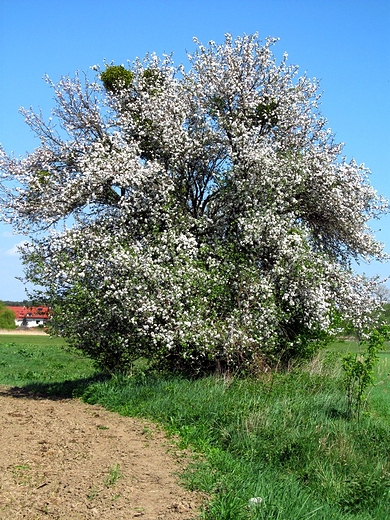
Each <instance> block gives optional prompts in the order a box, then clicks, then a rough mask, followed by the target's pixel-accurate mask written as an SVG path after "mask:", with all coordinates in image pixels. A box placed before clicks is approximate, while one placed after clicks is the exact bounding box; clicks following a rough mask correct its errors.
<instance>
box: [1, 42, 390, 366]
mask: <svg viewBox="0 0 390 520" xmlns="http://www.w3.org/2000/svg"><path fill="white" fill-rule="evenodd" d="M274 43H275V40H272V39H268V40H266V41H265V43H261V42H260V41H259V40H258V37H257V35H251V36H244V37H240V38H237V39H235V40H233V39H232V37H231V36H230V35H226V37H225V41H224V43H223V44H222V45H217V44H215V43H214V42H210V43H209V44H208V46H203V45H202V44H200V43H199V42H197V50H196V52H195V53H194V54H193V55H189V56H188V57H189V63H190V65H189V67H188V70H186V69H185V68H184V67H182V66H179V67H175V66H174V64H173V61H172V59H171V58H170V57H165V58H164V59H162V60H160V59H158V58H157V57H156V56H155V55H149V56H147V57H146V58H145V59H144V60H137V61H136V62H135V63H134V64H133V65H132V66H131V67H129V68H125V67H123V66H116V65H110V66H106V68H105V70H103V71H100V69H97V79H96V81H95V82H90V81H89V80H88V77H87V76H86V77H84V78H81V77H80V76H79V75H76V77H75V78H74V79H70V78H69V77H64V78H62V79H61V81H60V82H59V83H58V84H54V83H52V82H51V80H50V79H49V78H47V81H48V82H49V84H50V85H51V86H52V88H53V89H54V93H55V100H56V106H55V108H54V110H53V119H51V120H50V121H49V122H45V121H44V119H43V118H42V116H41V115H40V114H35V113H33V112H32V111H29V110H25V111H24V114H25V117H26V121H27V123H28V124H29V125H30V127H31V128H32V130H33V131H34V132H35V133H36V135H37V136H38V137H39V138H40V142H41V144H40V146H39V148H37V149H36V150H35V151H34V152H33V153H31V154H30V155H27V156H26V157H24V158H21V159H15V158H13V157H8V156H7V155H6V154H5V152H2V156H1V172H2V177H3V187H4V190H3V191H4V196H3V207H4V215H5V217H6V218H7V219H8V220H9V221H10V222H12V223H13V225H14V227H15V229H17V230H18V231H21V232H25V231H26V229H27V230H28V233H29V235H30V236H31V237H32V239H31V241H30V242H29V244H28V245H26V246H24V247H23V248H22V257H23V261H24V264H25V273H26V280H27V281H29V282H33V283H34V284H37V285H38V286H39V290H37V294H38V296H39V298H40V300H42V298H45V300H46V301H48V302H50V304H51V305H52V307H53V309H54V319H53V323H52V327H53V330H54V332H56V333H59V334H62V335H64V336H65V337H66V338H67V339H68V340H69V341H70V343H71V344H73V345H75V346H77V347H78V348H80V349H81V350H83V351H84V352H85V353H87V354H88V355H90V356H92V357H93V358H94V359H96V360H97V361H98V363H100V365H102V366H104V367H106V368H109V369H116V368H124V367H126V366H127V365H128V364H129V363H131V362H132V361H133V360H134V359H135V358H138V357H140V356H145V357H147V358H149V359H151V360H155V361H158V362H160V363H162V364H165V365H166V366H167V367H169V368H171V369H172V368H174V369H178V370H188V369H189V370H191V371H197V370H198V371H204V370H209V369H215V368H217V367H220V369H227V368H229V367H230V368H232V369H240V368H246V367H251V366H253V365H254V364H256V365H259V364H260V365H262V364H264V363H267V364H272V363H277V362H288V361H289V360H290V359H291V358H293V357H296V356H303V355H307V354H309V353H310V352H312V351H313V350H314V349H316V348H318V346H319V345H321V344H322V342H323V341H324V340H325V339H326V338H327V337H328V335H329V334H330V333H331V332H332V330H334V329H335V327H337V324H338V323H339V320H340V319H342V320H345V321H346V322H349V323H351V324H353V326H355V327H357V328H358V329H359V330H362V331H364V330H365V329H366V328H367V327H369V326H370V323H371V320H372V316H373V311H374V310H375V309H376V308H377V307H378V304H379V302H378V298H377V297H376V296H375V287H376V284H377V281H376V280H368V279H365V278H363V277H360V276H358V275H356V274H355V273H354V272H353V270H352V267H351V265H352V262H353V261H359V260H360V259H363V258H364V259H370V258H375V259H384V258H385V254H384V253H383V249H382V245H381V244H380V243H378V242H377V241H376V240H375V238H374V236H373V234H372V232H371V230H370V228H369V227H368V222H369V220H370V219H372V218H377V217H379V216H380V215H381V214H382V213H383V212H385V211H387V209H388V204H387V201H386V200H385V199H383V198H382V197H380V196H378V195H377V193H376V191H375V190H374V189H373V187H372V186H371V185H370V183H369V180H368V176H369V171H368V170H366V169H365V168H364V167H362V166H359V165H357V164H356V163H355V162H353V161H352V162H346V160H345V158H343V157H342V156H341V153H342V146H341V145H340V144H337V143H335V142H334V140H333V135H332V133H331V131H330V130H329V129H328V128H327V124H326V120H325V119H324V118H323V117H322V116H321V114H320V112H319V108H318V104H319V100H320V95H319V85H318V83H317V82H316V81H311V80H310V79H309V78H307V77H306V76H303V77H298V69H297V67H294V66H290V65H288V64H287V57H286V56H284V58H283V59H282V61H281V62H280V63H277V61H276V60H275V58H274V57H273V54H272V46H273V45H274ZM56 123H57V124H58V125H59V126H58V127H57V126H56ZM9 181H11V182H9Z"/></svg>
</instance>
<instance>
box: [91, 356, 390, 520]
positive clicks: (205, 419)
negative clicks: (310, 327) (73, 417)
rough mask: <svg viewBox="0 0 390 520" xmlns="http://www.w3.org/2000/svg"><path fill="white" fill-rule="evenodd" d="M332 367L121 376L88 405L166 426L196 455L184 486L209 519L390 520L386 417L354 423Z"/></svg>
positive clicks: (99, 386)
mask: <svg viewBox="0 0 390 520" xmlns="http://www.w3.org/2000/svg"><path fill="white" fill-rule="evenodd" d="M334 366H337V363H334V361H332V362H328V363H327V362H326V360H321V361H318V360H317V362H316V364H311V365H310V366H309V367H305V368H300V369H296V370H295V371H293V372H291V373H287V374H274V375H271V376H268V377H264V378H263V379H262V380H256V381H254V380H248V379H246V380H240V379H234V378H233V379H223V378H215V377H210V378H204V379H199V380H194V381H190V380H186V379H181V378H169V377H162V376H156V375H154V376H148V377H144V376H141V377H138V378H137V377H132V378H126V377H120V376H118V377H116V378H114V379H112V380H110V381H105V382H100V383H96V384H93V385H91V386H89V387H88V388H87V389H86V391H85V392H84V396H83V397H84V399H85V400H86V401H88V402H90V403H100V404H103V405H104V406H106V407H107V408H109V409H111V410H115V411H117V412H119V413H121V414H123V415H133V416H134V415H138V416H143V417H149V418H151V419H153V420H156V421H159V422H161V423H162V424H164V425H165V427H166V428H167V429H168V431H169V432H171V433H175V434H179V435H180V438H181V439H182V441H181V442H182V445H183V446H191V447H192V448H193V449H194V450H195V452H196V453H199V454H200V455H201V456H200V457H199V459H198V460H195V461H194V462H193V464H192V465H191V467H190V468H189V470H188V471H187V472H186V475H185V478H186V482H187V485H189V486H190V487H192V488H197V489H202V490H203V491H205V492H206V493H208V494H210V496H211V503H210V504H209V506H208V508H207V510H206V511H205V512H204V513H203V517H204V518H207V519H210V520H211V519H213V520H219V519H220V520H222V519H224V520H226V519H232V520H233V519H234V520H240V519H244V518H256V519H263V518H264V519H265V518H267V519H272V518H275V519H290V518H291V519H304V518H316V519H324V520H325V519H326V520H328V519H378V520H382V519H383V520H385V519H388V518H389V511H390V492H389V491H390V463H389V455H390V428H389V426H390V423H389V420H388V417H386V416H382V415H381V414H380V413H379V411H378V410H379V409H376V411H375V413H373V414H371V415H368V414H366V415H364V416H363V417H362V418H361V419H360V421H356V420H353V419H350V418H348V416H347V409H346V402H345V396H344V390H343V387H342V382H341V376H340V373H339V371H338V370H334V369H333V367H334ZM256 497H259V498H261V501H260V500H258V503H257V504H256V503H255V504H253V501H252V502H250V499H251V498H256Z"/></svg>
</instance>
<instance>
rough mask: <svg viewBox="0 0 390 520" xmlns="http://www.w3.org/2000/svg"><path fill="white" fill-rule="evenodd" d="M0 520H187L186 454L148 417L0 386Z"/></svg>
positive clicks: (191, 509)
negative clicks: (182, 477)
mask: <svg viewBox="0 0 390 520" xmlns="http://www.w3.org/2000/svg"><path fill="white" fill-rule="evenodd" d="M0 426H1V430H0V442H1V443H0V519H2V520H3V519H4V520H14V519H15V520H16V519H19V518H24V519H28V520H43V519H55V520H76V519H79V520H88V519H104V520H114V519H115V520H118V519H132V518H142V519H145V520H190V519H191V520H192V519H195V518H197V515H198V513H199V506H200V503H201V500H200V497H199V496H197V495H196V494H194V493H190V492H187V491H185V490H184V489H183V488H182V487H180V486H179V485H178V479H177V477H175V473H176V472H178V471H179V470H180V466H181V465H182V464H183V455H182V453H180V452H179V451H178V450H176V449H175V445H174V444H173V443H172V441H170V440H169V439H167V438H166V437H165V435H164V433H163V432H161V431H159V430H158V429H157V428H156V427H155V426H154V425H151V424H149V423H147V422H143V421H139V420H134V419H132V418H128V417H121V416H119V415H117V414H114V413H111V412H108V411H107V410H104V409H102V408H101V407H98V406H92V405H86V404H84V403H82V402H80V401H78V400H73V399H72V400H71V399H69V400H49V399H43V398H37V397H33V396H29V395H25V394H23V393H21V392H18V391H15V390H10V389H8V388H5V387H1V388H0Z"/></svg>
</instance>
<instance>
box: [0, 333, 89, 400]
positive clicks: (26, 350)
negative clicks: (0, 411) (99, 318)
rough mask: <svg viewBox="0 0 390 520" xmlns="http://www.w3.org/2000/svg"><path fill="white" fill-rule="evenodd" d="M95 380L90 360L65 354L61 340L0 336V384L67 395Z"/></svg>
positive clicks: (73, 353) (72, 353)
mask: <svg viewBox="0 0 390 520" xmlns="http://www.w3.org/2000/svg"><path fill="white" fill-rule="evenodd" d="M95 377H96V371H95V369H94V366H93V363H92V361H91V360H89V359H87V358H85V357H84V356H81V355H80V354H78V353H76V352H75V351H71V350H69V349H68V350H67V349H66V348H65V342H64V340H63V339H61V338H51V337H50V336H46V335H45V336H43V335H42V336H19V335H16V334H14V335H8V334H7V335H0V384H2V385H8V386H19V387H27V388H28V390H30V391H35V392H43V393H47V394H52V395H61V396H64V395H65V394H66V395H71V394H72V392H73V390H75V389H76V388H79V389H80V388H81V386H84V385H86V384H88V383H89V382H91V380H92V379H94V378H95Z"/></svg>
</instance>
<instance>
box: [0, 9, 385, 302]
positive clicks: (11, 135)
mask: <svg viewBox="0 0 390 520" xmlns="http://www.w3.org/2000/svg"><path fill="white" fill-rule="evenodd" d="M389 27H390V2H389V0H370V1H367V0H364V1H363V0H338V1H336V0H327V1H320V0H256V1H255V0H253V1H252V0H240V1H238V0H236V1H231V0H225V1H222V0H208V1H205V0H197V1H191V0H186V1H184V0H164V1H158V0H111V1H108V0H77V1H76V0H67V1H63V0H55V1H54V0H0V63H1V65H0V105H1V106H0V143H1V144H2V145H3V147H4V148H5V150H6V151H7V152H9V153H10V152H14V153H15V155H17V156H18V155H24V154H25V153H26V152H31V151H33V149H34V148H35V147H36V146H37V145H38V141H37V140H36V139H35V138H34V137H33V135H32V134H31V132H30V130H29V129H28V127H27V126H26V125H25V123H24V121H23V117H22V116H21V115H20V114H19V112H18V110H19V108H20V106H24V107H30V106H32V107H33V108H34V109H35V110H39V109H42V111H43V113H44V114H45V115H46V116H47V117H49V116H50V109H51V108H52V107H53V101H52V92H51V90H50V88H49V87H48V86H47V85H46V83H45V82H44V81H43V80H42V77H43V75H44V74H46V73H47V74H49V76H50V77H51V78H52V80H54V81H57V80H58V79H59V78H60V77H61V76H62V75H73V74H74V72H75V71H76V70H85V71H88V69H89V67H90V66H92V65H94V64H102V63H103V60H106V61H108V62H111V61H114V62H115V63H116V64H121V63H126V61H127V60H130V61H133V59H134V58H135V57H137V56H143V55H145V54H146V52H148V51H151V52H152V51H155V52H156V53H157V54H162V53H170V52H174V59H175V61H176V62H177V63H185V62H186V55H185V51H186V50H188V51H191V50H193V48H194V44H193V41H192V39H193V37H194V36H196V37H197V38H198V39H199V40H200V41H202V42H203V43H207V42H208V41H209V40H214V41H216V42H222V41H223V39H224V34H225V33H226V32H230V33H231V34H233V36H239V35H242V34H244V33H246V34H250V33H254V32H258V33H259V36H260V38H261V39H265V38H266V37H267V36H274V37H278V38H280V41H279V42H278V44H277V45H276V47H275V48H274V50H275V54H276V55H277V56H278V57H279V56H280V57H281V56H282V54H283V52H285V51H286V52H287V53H288V55H289V61H290V63H293V64H297V65H299V66H300V70H301V72H302V74H303V73H304V72H307V74H308V76H310V77H316V78H318V79H320V80H321V88H322V90H323V98H322V113H323V114H324V115H325V117H327V119H328V121H329V126H330V127H331V128H332V130H333V132H334V133H335V135H336V140H337V141H339V142H340V141H341V142H345V143H346V145H345V148H344V152H345V155H346V156H347V158H348V159H351V158H352V157H354V158H355V159H356V161H357V162H358V163H365V165H366V166H367V167H369V168H370V169H371V171H372V184H373V185H374V186H375V187H376V189H377V190H378V191H379V192H380V193H382V194H384V195H386V196H387V197H388V198H390V125H389V117H390V36H389V35H390V31H389ZM372 227H373V229H374V230H375V232H376V236H377V237H378V238H379V240H381V241H382V242H384V243H385V244H387V247H386V249H387V251H389V252H390V216H387V217H385V218H383V219H382V220H381V221H379V222H374V223H373V226H372ZM22 240H23V237H21V236H15V235H12V229H11V228H10V227H9V226H5V225H4V224H0V299H1V300H21V299H24V298H25V292H24V288H23V285H22V284H21V282H19V281H18V280H16V279H15V277H17V276H21V274H22V268H21V265H20V261H19V258H18V255H17V253H16V251H15V246H16V244H18V243H19V242H21V241H22ZM359 269H360V271H364V272H366V273H367V274H369V275H374V274H380V275H381V276H383V277H385V276H388V275H390V264H372V265H369V266H367V265H365V266H361V267H360V268H359Z"/></svg>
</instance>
